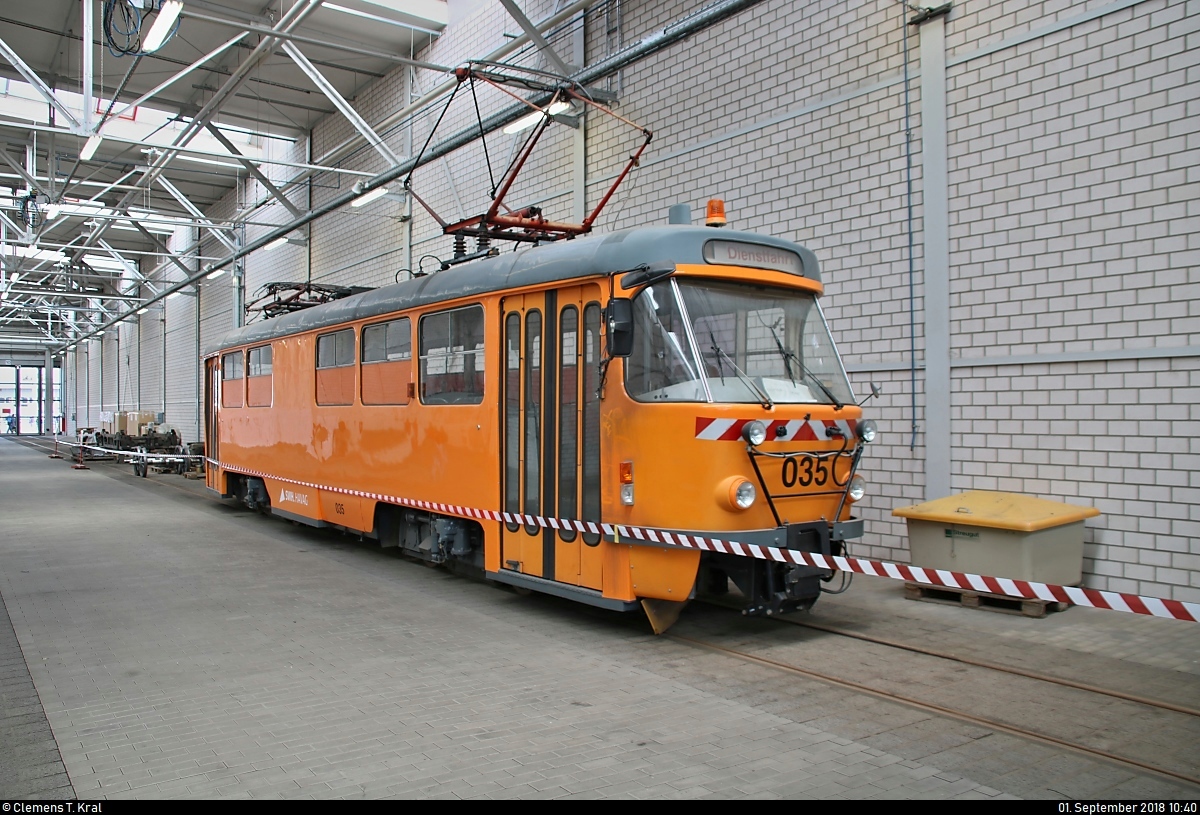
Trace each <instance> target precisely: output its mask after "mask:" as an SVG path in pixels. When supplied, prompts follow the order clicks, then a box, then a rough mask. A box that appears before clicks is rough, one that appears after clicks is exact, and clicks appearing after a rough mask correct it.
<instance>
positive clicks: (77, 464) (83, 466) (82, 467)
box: [71, 439, 92, 470]
mask: <svg viewBox="0 0 1200 815" xmlns="http://www.w3.org/2000/svg"><path fill="white" fill-rule="evenodd" d="M77 449H78V450H79V460H78V461H77V462H75V463H74V464H72V465H71V469H72V470H90V469H92V468H91V467H89V466H87V465H86V464H84V463H83V440H82V439H81V440H80V442H79V445H78V447H77Z"/></svg>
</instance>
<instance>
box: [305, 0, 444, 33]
mask: <svg viewBox="0 0 1200 815" xmlns="http://www.w3.org/2000/svg"><path fill="white" fill-rule="evenodd" d="M364 2H366V3H369V4H370V5H373V6H381V7H383V8H385V9H387V10H389V11H395V12H399V13H400V14H405V15H407V16H417V17H420V16H421V15H420V14H417V13H416V12H414V11H412V10H410V9H411V6H409V8H405V6H408V4H406V3H397V2H394V0H391V1H389V0H364ZM321 8H327V9H329V10H331V11H340V12H342V13H344V14H352V15H354V16H355V17H362V18H363V19H365V20H373V21H375V22H378V23H387V24H388V25H394V26H400V27H402V28H410V29H412V30H413V31H420V32H422V33H425V34H431V35H433V36H434V37H436V36H439V35H440V34H441V32H440V31H437V30H435V29H432V28H424V27H423V26H419V25H413V24H412V23H406V22H402V21H401V20H393V19H391V18H390V17H380V16H379V15H378V14H369V13H367V12H365V11H359V10H358V9H353V8H347V7H345V6H341V5H338V4H337V3H324V4H322V6H321ZM421 11H422V12H423V13H424V14H426V15H427V14H429V13H430V11H431V9H427V8H422V9H421ZM425 19H427V20H429V21H430V22H432V23H434V24H437V23H439V22H440V23H442V24H443V25H444V24H445V22H446V21H445V20H433V19H431V18H430V17H426V18H425Z"/></svg>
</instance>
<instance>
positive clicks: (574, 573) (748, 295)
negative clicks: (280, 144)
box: [204, 225, 875, 630]
mask: <svg viewBox="0 0 1200 815" xmlns="http://www.w3.org/2000/svg"><path fill="white" fill-rule="evenodd" d="M821 292H822V286H821V280H820V274H819V272H818V268H817V259H816V257H815V255H814V254H813V253H812V252H811V251H809V250H807V249H805V248H803V247H801V246H798V245H796V244H793V243H790V242H788V241H784V240H780V239H776V238H771V237H766V236H762V235H757V234H753V233H748V232H738V231H732V230H714V229H710V228H705V227H695V226H679V225H669V226H648V227H640V228H635V229H629V230H625V231H620V232H615V233H612V234H607V235H600V236H590V237H585V238H580V239H578V240H570V241H561V242H556V243H551V244H548V245H543V246H539V247H535V248H532V249H529V250H526V251H523V252H513V253H507V254H503V255H499V256H493V257H488V258H485V259H481V260H477V261H473V262H468V263H463V264H461V265H458V266H454V267H452V268H449V269H446V270H444V271H440V272H437V273H435V274H432V275H427V276H422V277H416V278H414V279H411V280H407V281H404V282H400V283H397V284H396V285H391V286H386V287H383V288H379V289H373V290H369V291H366V292H363V293H359V294H355V295H353V296H350V297H346V298H344V299H340V300H335V301H333V302H330V303H326V304H324V305H318V306H314V307H312V308H307V309H305V310H302V311H297V312H294V313H291V314H288V315H286V316H282V317H277V318H275V319H270V320H264V321H261V322H257V323H253V324H251V325H248V326H246V327H244V328H240V329H237V330H235V331H233V332H232V333H230V334H229V335H227V336H226V337H224V338H223V339H222V341H221V342H220V343H219V344H218V345H216V346H214V347H212V348H209V349H206V353H205V357H204V359H205V371H206V377H205V400H206V409H205V433H206V444H207V447H206V455H207V457H208V459H209V466H208V468H207V484H208V487H209V488H210V489H211V490H213V491H215V492H216V493H218V494H219V495H220V496H222V497H225V498H236V499H239V500H241V501H243V502H245V503H246V504H247V505H249V506H250V507H251V508H258V509H262V510H264V511H269V512H270V513H271V514H274V515H279V516H282V517H284V518H288V519H292V520H294V521H298V522H301V523H305V524H309V525H313V526H332V527H337V528H340V529H343V530H346V531H350V532H355V533H359V534H361V535H363V536H365V537H370V538H373V539H377V540H378V541H379V543H380V545H382V546H385V547H400V549H401V550H402V551H403V552H404V553H405V554H408V555H411V556H413V557H416V558H420V559H423V560H425V561H428V562H432V563H438V564H444V565H445V566H447V567H448V568H451V569H454V570H456V571H462V572H472V573H475V574H479V573H482V574H483V575H484V576H486V578H488V579H491V580H493V581H496V582H499V583H505V584H510V585H512V586H515V587H517V588H518V589H528V590H533V591H538V592H544V593H548V594H553V595H558V596H561V597H567V598H571V599H574V600H578V601H580V602H584V603H588V604H591V605H595V606H600V607H603V608H608V609H618V610H633V609H635V608H637V607H638V605H639V603H640V604H641V605H642V606H644V607H645V608H646V611H647V613H648V615H649V617H650V619H651V622H652V623H653V624H654V627H655V629H656V630H661V629H664V628H665V627H666V626H667V625H669V624H670V622H671V621H673V619H674V616H675V615H677V614H678V609H680V608H682V604H683V603H684V602H686V601H687V600H688V599H690V598H692V597H694V596H696V595H697V594H701V595H705V594H727V593H728V595H729V597H731V598H732V597H737V596H738V595H739V594H740V598H741V599H740V602H742V603H743V608H744V611H745V613H750V614H778V613H782V612H786V611H792V610H796V609H805V608H808V607H809V606H811V605H812V603H813V602H814V601H815V600H816V599H817V597H818V596H819V594H820V592H821V584H822V581H827V580H829V579H830V577H831V576H832V574H831V573H830V572H828V571H824V570H822V569H820V568H817V567H814V566H808V565H795V564H792V563H787V562H778V561H776V560H768V559H763V558H757V557H749V556H742V555H740V554H736V553H734V552H735V550H737V549H740V550H741V551H746V550H747V549H748V548H749V547H748V546H746V547H725V549H726V552H721V551H701V549H699V548H695V547H692V548H689V547H687V546H679V545H672V544H671V543H668V542H667V541H668V540H672V541H677V540H678V539H677V538H672V537H670V536H668V535H665V534H663V531H664V530H665V531H666V532H669V533H671V534H672V535H674V534H678V533H682V534H683V535H687V536H689V538H692V539H695V537H696V536H698V537H699V538H703V539H706V540H714V539H715V540H719V541H738V542H741V543H742V544H746V545H753V544H757V545H759V546H760V547H761V546H769V547H776V548H779V549H798V550H802V551H804V552H819V553H823V554H826V555H830V554H833V555H838V554H841V553H843V552H844V551H845V547H846V543H847V541H849V540H852V539H854V538H857V537H860V536H861V535H862V521H861V520H858V519H855V518H854V517H853V516H852V512H851V510H852V506H853V504H854V502H855V501H857V500H859V499H860V498H862V496H863V492H864V486H865V485H864V482H863V479H862V477H861V476H860V475H857V474H856V472H855V470H856V468H857V465H858V463H859V459H860V457H861V455H862V453H863V450H864V446H865V443H866V442H869V441H870V440H871V439H872V438H873V437H874V435H875V425H874V423H873V422H871V421H870V420H865V421H864V420H862V410H861V408H860V407H859V405H857V404H855V397H854V394H853V392H852V390H851V388H850V384H849V381H848V379H847V377H846V372H845V369H844V367H843V365H842V362H841V359H840V357H839V355H838V352H837V349H836V347H835V345H834V342H833V339H832V336H831V335H830V332H829V328H828V326H827V324H826V321H825V317H824V315H823V313H822V311H821V307H820V304H819V300H818V298H819V296H820V294H821ZM647 530H654V531H655V532H653V533H650V532H646V531H647ZM635 532H636V533H637V534H634V533H635ZM759 551H760V552H761V551H762V550H761V549H760V550H759ZM731 582H732V584H733V586H734V587H736V592H735V591H732V590H731V587H730V583H731Z"/></svg>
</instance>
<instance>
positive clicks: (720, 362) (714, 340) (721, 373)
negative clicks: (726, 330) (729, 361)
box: [708, 329, 725, 385]
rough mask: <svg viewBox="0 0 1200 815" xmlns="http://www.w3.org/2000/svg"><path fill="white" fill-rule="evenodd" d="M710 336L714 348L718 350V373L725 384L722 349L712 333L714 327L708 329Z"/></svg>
mask: <svg viewBox="0 0 1200 815" xmlns="http://www.w3.org/2000/svg"><path fill="white" fill-rule="evenodd" d="M708 338H709V340H711V341H712V347H713V350H715V351H717V352H718V353H717V375H718V376H720V377H721V384H722V385H724V384H725V365H724V363H723V361H722V360H721V354H720V353H719V352H720V349H719V348H717V337H716V335H715V334H713V333H712V329H709V331H708Z"/></svg>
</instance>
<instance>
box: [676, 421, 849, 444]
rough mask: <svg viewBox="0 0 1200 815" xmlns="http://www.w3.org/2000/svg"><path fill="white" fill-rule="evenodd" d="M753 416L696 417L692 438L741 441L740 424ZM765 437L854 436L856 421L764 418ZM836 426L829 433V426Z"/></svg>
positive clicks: (827, 438) (822, 438)
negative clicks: (771, 420) (735, 417)
mask: <svg viewBox="0 0 1200 815" xmlns="http://www.w3.org/2000/svg"><path fill="white" fill-rule="evenodd" d="M753 421H755V420H754V419H712V418H708V417H705V416H697V417H696V438H697V439H700V440H701V441H741V438H742V428H744V427H745V426H746V425H748V424H749V423H750V422H753ZM766 425H767V441H830V440H832V439H839V438H846V439H852V438H854V434H855V430H856V428H857V427H858V422H857V421H855V420H854V419H838V420H836V421H835V420H821V419H809V420H808V421H804V420H803V419H792V420H791V421H786V422H785V421H775V422H767V423H766ZM832 427H836V428H837V429H838V431H841V434H840V435H839V434H838V432H837V431H835V432H834V434H833V435H830V434H829V429H830V428H832Z"/></svg>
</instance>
